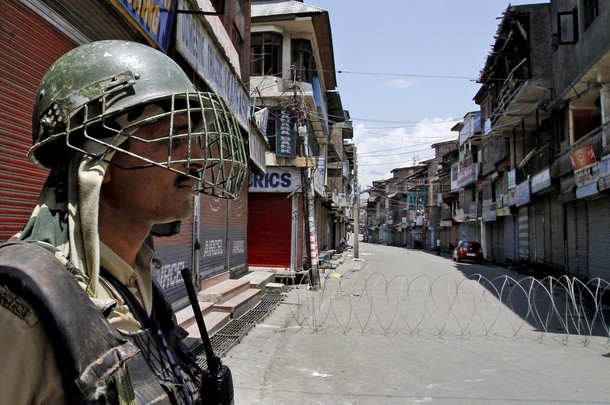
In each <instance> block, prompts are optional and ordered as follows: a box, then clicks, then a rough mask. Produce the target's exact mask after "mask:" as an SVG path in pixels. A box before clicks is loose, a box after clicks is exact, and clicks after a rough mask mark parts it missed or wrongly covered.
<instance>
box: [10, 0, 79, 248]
mask: <svg viewBox="0 0 610 405" xmlns="http://www.w3.org/2000/svg"><path fill="white" fill-rule="evenodd" d="M0 15H1V16H2V28H1V29H0V54H1V55H2V57H1V58H0V71H1V72H2V73H1V74H0V89H1V90H0V241H5V240H6V239H8V238H10V237H11V236H13V235H14V234H15V233H17V232H19V231H20V230H21V228H23V226H24V225H25V223H26V222H27V220H28V218H29V217H30V214H31V212H32V209H33V208H34V206H35V205H36V202H37V200H38V194H39V193H40V189H41V188H42V186H43V184H44V181H45V179H46V177H47V171H46V170H44V169H41V168H38V167H37V166H35V165H33V164H31V163H29V162H28V161H27V158H26V155H27V151H28V150H29V148H30V146H31V145H32V129H31V126H32V109H33V105H34V97H35V94H36V89H37V88H38V84H39V82H40V80H41V79H42V76H43V75H44V73H45V72H46V71H47V69H48V68H49V67H50V66H51V64H52V63H53V62H54V61H55V60H56V59H57V58H59V56H61V55H62V54H64V53H65V52H67V51H68V50H70V49H72V48H74V47H75V46H76V44H74V43H73V42H71V41H70V40H69V39H68V38H67V37H65V36H64V35H63V34H62V33H61V32H59V31H58V30H56V29H55V28H54V27H52V26H51V25H49V24H48V23H47V22H46V21H45V20H43V19H42V18H40V17H39V16H37V15H36V14H35V13H33V12H32V11H31V10H30V9H28V8H26V7H25V6H23V5H21V4H20V3H18V2H17V1H14V0H4V1H2V2H1V4H0Z"/></svg>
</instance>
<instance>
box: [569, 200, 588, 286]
mask: <svg viewBox="0 0 610 405" xmlns="http://www.w3.org/2000/svg"><path fill="white" fill-rule="evenodd" d="M565 210H566V241H567V249H566V257H567V261H568V272H569V273H570V274H571V275H574V276H577V277H582V278H585V277H587V275H588V260H587V234H588V232H587V211H586V204H585V202H584V201H578V200H577V201H574V202H572V203H568V204H566V205H565Z"/></svg>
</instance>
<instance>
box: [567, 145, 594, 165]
mask: <svg viewBox="0 0 610 405" xmlns="http://www.w3.org/2000/svg"><path fill="white" fill-rule="evenodd" d="M570 161H571V162H572V168H573V169H574V170H577V169H582V168H584V167H587V166H589V165H592V164H593V163H595V162H596V159H595V153H594V152H593V146H592V145H585V146H583V147H582V148H579V149H576V150H575V151H574V152H572V153H570Z"/></svg>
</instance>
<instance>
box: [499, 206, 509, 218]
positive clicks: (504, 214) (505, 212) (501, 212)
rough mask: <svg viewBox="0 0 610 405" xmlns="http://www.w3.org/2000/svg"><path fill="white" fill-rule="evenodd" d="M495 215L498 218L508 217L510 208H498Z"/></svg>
mask: <svg viewBox="0 0 610 405" xmlns="http://www.w3.org/2000/svg"><path fill="white" fill-rule="evenodd" d="M496 215H497V216H499V217H507V216H510V208H508V207H500V208H498V210H497V212H496Z"/></svg>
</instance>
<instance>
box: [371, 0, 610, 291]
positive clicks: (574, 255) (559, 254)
mask: <svg viewBox="0 0 610 405" xmlns="http://www.w3.org/2000/svg"><path fill="white" fill-rule="evenodd" d="M608 38H610V4H608V3H606V2H601V1H597V0H584V1H579V0H551V1H550V3H543V4H531V5H520V6H508V8H507V9H506V10H505V12H504V13H503V15H502V18H501V19H500V24H499V26H498V30H497V33H496V35H495V43H494V45H493V47H492V52H491V53H490V54H489V55H488V57H487V60H486V62H485V65H484V66H483V68H482V70H481V74H480V77H479V82H480V83H481V87H480V89H479V91H478V92H477V94H476V95H475V96H474V100H475V102H476V103H477V104H478V105H479V106H480V111H472V112H469V113H467V114H466V115H465V116H464V119H463V120H462V121H461V122H459V123H458V124H457V125H456V126H455V127H454V128H453V129H452V130H453V131H456V132H458V141H457V142H458V149H457V150H452V151H447V153H445V154H444V155H443V156H440V160H439V162H441V163H440V165H439V166H438V168H437V171H436V172H435V173H436V175H437V178H436V179H434V178H431V179H430V180H429V183H428V184H429V187H431V192H432V193H437V206H436V207H434V206H433V205H432V204H430V206H428V207H427V208H426V210H427V212H428V214H427V218H426V220H427V221H428V223H427V226H426V228H425V229H428V230H432V229H433V228H436V227H439V228H440V233H439V234H440V235H441V240H442V241H443V246H448V245H449V243H451V242H452V241H453V240H454V238H455V240H456V241H457V240H466V239H468V240H476V241H479V242H481V245H482V247H483V250H484V254H485V257H486V259H487V260H488V261H490V262H492V263H498V264H501V265H516V266H519V265H524V266H527V267H528V268H529V269H533V270H540V271H542V272H544V273H549V272H551V273H558V274H569V275H572V276H575V277H579V278H582V279H586V280H591V279H595V278H597V277H599V278H603V279H610V267H608V265H607V263H609V262H610V250H609V249H607V246H608V243H609V242H610V232H609V229H610V226H609V225H610V223H608V221H610V216H609V215H607V213H608V212H610V198H609V194H608V190H609V189H610V171H609V170H610V166H609V164H610V156H609V152H610V146H608V145H609V140H610V138H609V137H610V135H609V134H610V132H609V130H608V128H609V124H608V121H609V119H610V92H609V89H610V85H609V84H608V83H609V80H608V77H609V72H610V41H608V40H607V39H608ZM449 168H450V169H449ZM435 181H437V182H438V186H437V187H435V186H434V182H435ZM374 188H375V193H371V198H370V199H369V202H368V204H369V207H368V212H369V213H371V214H372V211H374V210H377V211H378V212H376V213H375V215H376V216H377V218H382V217H385V215H386V214H385V213H384V212H383V208H382V207H380V206H379V205H378V203H377V201H380V200H383V199H384V198H385V197H387V195H386V196H385V197H384V195H380V194H384V193H385V191H384V190H383V189H382V188H380V187H375V186H374ZM435 211H437V212H435ZM445 241H446V242H445ZM452 244H453V243H452Z"/></svg>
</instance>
